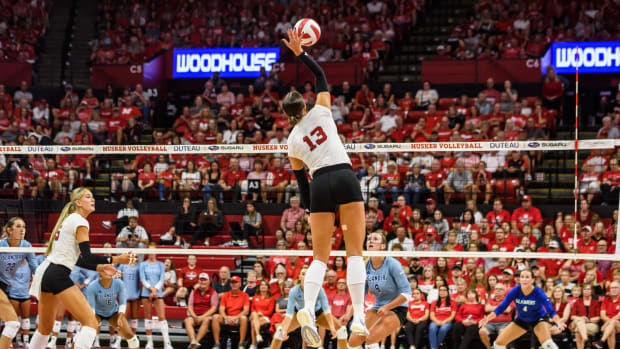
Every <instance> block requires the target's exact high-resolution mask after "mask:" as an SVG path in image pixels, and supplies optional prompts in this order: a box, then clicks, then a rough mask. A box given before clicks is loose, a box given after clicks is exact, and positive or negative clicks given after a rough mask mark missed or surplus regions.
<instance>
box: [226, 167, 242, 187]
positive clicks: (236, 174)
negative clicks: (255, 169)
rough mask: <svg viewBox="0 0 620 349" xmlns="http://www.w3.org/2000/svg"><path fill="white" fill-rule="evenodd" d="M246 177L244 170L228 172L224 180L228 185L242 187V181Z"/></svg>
mask: <svg viewBox="0 0 620 349" xmlns="http://www.w3.org/2000/svg"><path fill="white" fill-rule="evenodd" d="M245 176H246V175H245V172H244V171H243V170H236V171H228V172H226V174H225V175H224V176H223V177H224V178H223V179H224V181H225V182H226V185H235V184H237V185H241V181H242V180H244V179H245Z"/></svg>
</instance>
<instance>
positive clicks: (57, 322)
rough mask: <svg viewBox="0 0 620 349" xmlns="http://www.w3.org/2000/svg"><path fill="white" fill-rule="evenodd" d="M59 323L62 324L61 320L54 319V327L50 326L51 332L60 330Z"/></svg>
mask: <svg viewBox="0 0 620 349" xmlns="http://www.w3.org/2000/svg"><path fill="white" fill-rule="evenodd" d="M61 324H62V322H60V321H54V327H52V332H54V333H59V332H60V325H61Z"/></svg>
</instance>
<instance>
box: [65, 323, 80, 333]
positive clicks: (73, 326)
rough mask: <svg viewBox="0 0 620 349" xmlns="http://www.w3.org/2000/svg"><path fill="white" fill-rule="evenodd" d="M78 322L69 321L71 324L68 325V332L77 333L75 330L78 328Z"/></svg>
mask: <svg viewBox="0 0 620 349" xmlns="http://www.w3.org/2000/svg"><path fill="white" fill-rule="evenodd" d="M77 324H78V322H77V321H69V323H68V324H67V332H68V333H73V332H75V329H76V327H77Z"/></svg>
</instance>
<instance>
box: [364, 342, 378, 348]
mask: <svg viewBox="0 0 620 349" xmlns="http://www.w3.org/2000/svg"><path fill="white" fill-rule="evenodd" d="M366 348H367V349H379V348H380V347H379V343H373V344H368V345H366Z"/></svg>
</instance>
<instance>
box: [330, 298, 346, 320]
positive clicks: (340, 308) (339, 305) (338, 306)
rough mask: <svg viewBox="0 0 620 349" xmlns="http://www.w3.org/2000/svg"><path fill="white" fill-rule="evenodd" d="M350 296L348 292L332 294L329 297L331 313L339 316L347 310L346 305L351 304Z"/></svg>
mask: <svg viewBox="0 0 620 349" xmlns="http://www.w3.org/2000/svg"><path fill="white" fill-rule="evenodd" d="M351 304H352V303H351V296H350V295H349V293H348V292H347V293H345V294H338V293H336V294H334V295H332V296H331V297H329V306H330V307H331V309H332V314H333V315H334V316H335V317H337V318H339V317H341V316H343V315H344V314H345V313H346V312H347V307H348V306H349V305H351Z"/></svg>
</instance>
